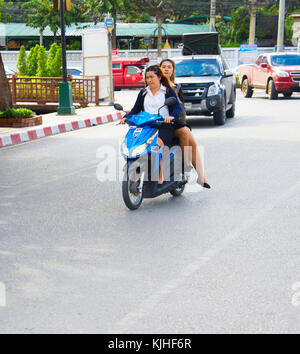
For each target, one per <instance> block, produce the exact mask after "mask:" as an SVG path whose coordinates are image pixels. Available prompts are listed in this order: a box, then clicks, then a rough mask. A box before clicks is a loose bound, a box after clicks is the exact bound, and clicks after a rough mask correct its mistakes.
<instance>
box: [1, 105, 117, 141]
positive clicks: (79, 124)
mask: <svg viewBox="0 0 300 354" xmlns="http://www.w3.org/2000/svg"><path fill="white" fill-rule="evenodd" d="M120 119H122V114H121V113H120V112H117V113H112V114H106V115H102V116H99V117H96V118H90V119H81V120H77V121H73V122H68V123H61V124H57V125H51V126H49V127H43V128H38V127H37V128H35V129H32V130H25V131H21V132H20V133H13V134H9V135H3V136H0V148H1V147H4V146H9V145H16V144H20V143H25V142H27V141H31V140H36V139H41V138H45V137H47V136H51V135H57V134H62V133H67V132H70V131H74V130H78V129H83V128H89V127H93V126H97V125H101V124H105V123H111V122H115V121H118V120H120Z"/></svg>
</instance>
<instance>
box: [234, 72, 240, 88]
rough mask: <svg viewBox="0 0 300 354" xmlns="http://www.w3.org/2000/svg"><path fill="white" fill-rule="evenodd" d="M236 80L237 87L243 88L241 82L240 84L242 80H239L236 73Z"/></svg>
mask: <svg viewBox="0 0 300 354" xmlns="http://www.w3.org/2000/svg"><path fill="white" fill-rule="evenodd" d="M235 82H236V88H241V84H240V80H239V76H238V75H235Z"/></svg>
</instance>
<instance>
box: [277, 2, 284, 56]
mask: <svg viewBox="0 0 300 354" xmlns="http://www.w3.org/2000/svg"><path fill="white" fill-rule="evenodd" d="M284 22H285V0H280V2H279V16H278V34H277V52H282V51H283V47H284Z"/></svg>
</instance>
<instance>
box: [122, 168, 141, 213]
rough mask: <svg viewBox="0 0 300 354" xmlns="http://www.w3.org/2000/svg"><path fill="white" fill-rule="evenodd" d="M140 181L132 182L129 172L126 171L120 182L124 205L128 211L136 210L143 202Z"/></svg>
mask: <svg viewBox="0 0 300 354" xmlns="http://www.w3.org/2000/svg"><path fill="white" fill-rule="evenodd" d="M140 182H141V181H140V179H138V180H137V181H134V180H133V179H132V178H131V172H130V171H126V172H125V174H124V178H123V182H122V194H123V200H124V203H125V205H126V206H127V208H128V209H130V210H136V209H138V208H139V206H140V205H141V204H142V201H143V187H142V189H141V190H140V189H139V185H140Z"/></svg>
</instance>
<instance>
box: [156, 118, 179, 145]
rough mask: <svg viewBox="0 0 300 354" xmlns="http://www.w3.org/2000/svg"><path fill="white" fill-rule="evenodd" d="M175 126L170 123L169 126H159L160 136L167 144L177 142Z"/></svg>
mask: <svg viewBox="0 0 300 354" xmlns="http://www.w3.org/2000/svg"><path fill="white" fill-rule="evenodd" d="M174 130H175V126H173V125H171V124H168V125H167V126H165V127H164V126H161V127H159V133H158V136H159V137H160V138H161V140H162V141H163V142H164V144H165V145H166V146H169V147H170V146H173V145H174V143H175V136H174Z"/></svg>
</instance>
